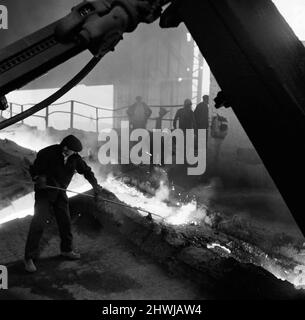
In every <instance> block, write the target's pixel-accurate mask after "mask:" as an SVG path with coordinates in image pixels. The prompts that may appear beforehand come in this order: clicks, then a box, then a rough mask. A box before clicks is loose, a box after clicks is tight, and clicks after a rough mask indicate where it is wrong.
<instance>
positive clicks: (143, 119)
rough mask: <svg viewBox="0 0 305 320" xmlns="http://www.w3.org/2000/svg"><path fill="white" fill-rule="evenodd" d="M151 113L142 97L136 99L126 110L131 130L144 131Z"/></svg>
mask: <svg viewBox="0 0 305 320" xmlns="http://www.w3.org/2000/svg"><path fill="white" fill-rule="evenodd" d="M151 114H152V111H151V110H150V108H149V107H148V105H147V104H146V103H145V102H143V100H142V97H136V102H135V103H134V104H133V105H131V106H130V107H129V108H128V110H127V115H128V119H129V123H130V126H131V129H133V130H134V129H146V125H147V121H148V119H149V118H150V116H151Z"/></svg>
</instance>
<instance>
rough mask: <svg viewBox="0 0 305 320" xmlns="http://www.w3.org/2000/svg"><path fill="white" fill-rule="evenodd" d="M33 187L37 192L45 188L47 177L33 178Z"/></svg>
mask: <svg viewBox="0 0 305 320" xmlns="http://www.w3.org/2000/svg"><path fill="white" fill-rule="evenodd" d="M34 181H35V186H36V188H37V189H39V190H43V189H46V188H47V177H46V176H37V177H35V178H34Z"/></svg>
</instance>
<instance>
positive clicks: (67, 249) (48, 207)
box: [24, 135, 101, 272]
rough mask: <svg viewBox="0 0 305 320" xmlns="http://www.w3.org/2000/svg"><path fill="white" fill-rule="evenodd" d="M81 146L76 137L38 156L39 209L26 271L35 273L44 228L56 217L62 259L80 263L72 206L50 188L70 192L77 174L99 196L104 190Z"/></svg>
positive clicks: (34, 171) (27, 251) (29, 240)
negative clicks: (68, 190) (83, 154)
mask: <svg viewBox="0 0 305 320" xmlns="http://www.w3.org/2000/svg"><path fill="white" fill-rule="evenodd" d="M81 150H82V144H81V142H80V141H79V140H78V139H77V138H76V137H75V136H73V135H70V136H68V137H66V138H65V139H63V141H62V142H61V143H60V144H57V145H52V146H49V147H47V148H45V149H43V150H41V151H39V152H38V154H37V157H36V160H35V161H34V164H33V165H32V166H31V168H30V173H31V175H32V178H33V181H34V182H35V207H34V217H33V219H32V222H31V225H30V230H29V234H28V238H27V242H26V247H25V260H24V262H25V269H26V271H28V272H35V271H36V266H35V264H34V261H33V260H35V259H36V258H37V257H38V254H39V242H40V239H41V237H42V234H43V230H44V227H45V225H46V223H47V221H48V219H49V218H50V216H51V215H52V214H53V215H54V216H55V218H56V221H57V224H58V229H59V234H60V238H61V248H60V249H61V255H62V256H63V257H65V258H67V259H72V260H76V259H80V254H78V253H76V252H74V251H73V247H72V240H73V236H72V232H71V218H70V213H69V202H68V197H67V194H66V192H65V191H61V190H56V189H51V188H48V186H52V187H59V188H62V189H67V187H68V186H69V184H70V182H71V180H72V177H73V175H74V173H75V172H77V173H79V174H82V175H84V177H85V178H86V179H87V180H88V181H89V183H90V184H91V185H92V187H93V189H94V191H95V193H96V194H97V193H98V192H99V190H100V189H101V187H100V186H99V185H98V183H97V180H96V178H95V176H94V173H93V172H92V170H91V168H90V167H89V166H88V165H87V164H86V163H85V161H83V160H82V158H81V157H80V155H79V154H78V152H80V151H81Z"/></svg>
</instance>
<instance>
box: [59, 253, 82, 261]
mask: <svg viewBox="0 0 305 320" xmlns="http://www.w3.org/2000/svg"><path fill="white" fill-rule="evenodd" d="M61 256H62V257H64V258H67V259H69V260H79V259H80V254H79V253H77V252H74V251H70V252H62V253H61Z"/></svg>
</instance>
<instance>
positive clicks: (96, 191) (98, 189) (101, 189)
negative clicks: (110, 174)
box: [93, 184, 104, 197]
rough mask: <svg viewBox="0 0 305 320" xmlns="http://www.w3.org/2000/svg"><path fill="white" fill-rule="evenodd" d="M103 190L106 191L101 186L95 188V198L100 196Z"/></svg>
mask: <svg viewBox="0 0 305 320" xmlns="http://www.w3.org/2000/svg"><path fill="white" fill-rule="evenodd" d="M103 190H104V188H103V187H102V186H101V185H99V184H97V185H95V186H93V191H94V196H95V197H97V196H99V195H100V194H101V193H102V191H103Z"/></svg>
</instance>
